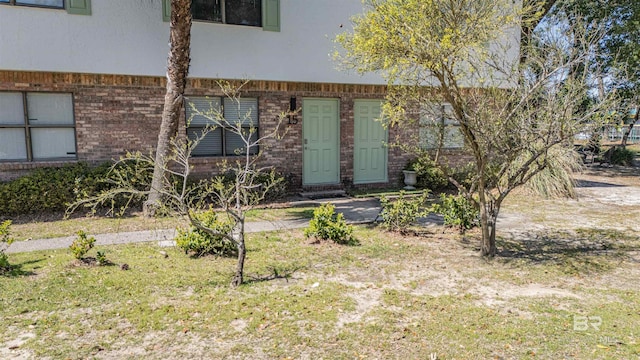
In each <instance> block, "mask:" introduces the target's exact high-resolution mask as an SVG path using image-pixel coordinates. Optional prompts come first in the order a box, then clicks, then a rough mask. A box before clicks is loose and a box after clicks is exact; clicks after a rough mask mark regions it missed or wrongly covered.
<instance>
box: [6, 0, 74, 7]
mask: <svg viewBox="0 0 640 360" xmlns="http://www.w3.org/2000/svg"><path fill="white" fill-rule="evenodd" d="M0 3H4V4H9V5H22V6H37V7H46V8H53V9H64V0H0Z"/></svg>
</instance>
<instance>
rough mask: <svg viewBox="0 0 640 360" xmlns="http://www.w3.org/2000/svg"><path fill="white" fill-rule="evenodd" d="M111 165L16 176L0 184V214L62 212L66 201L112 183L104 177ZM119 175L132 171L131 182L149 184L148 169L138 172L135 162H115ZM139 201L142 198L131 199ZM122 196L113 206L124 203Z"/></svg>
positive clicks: (81, 165) (83, 165) (76, 166)
mask: <svg viewBox="0 0 640 360" xmlns="http://www.w3.org/2000/svg"><path fill="white" fill-rule="evenodd" d="M111 166H112V164H111V163H109V162H106V163H103V164H101V165H99V166H96V167H91V166H89V165H88V164H87V163H83V162H79V163H76V164H72V165H66V166H63V167H55V168H40V169H36V170H33V171H32V172H30V173H29V174H27V175H25V176H22V177H20V178H18V179H15V180H12V181H9V182H5V183H0V204H3V206H2V208H0V216H15V215H22V214H32V213H42V212H56V211H64V210H65V209H66V208H67V206H68V204H70V203H73V202H74V201H76V200H77V199H79V198H84V197H88V196H91V195H94V194H97V193H99V192H100V191H104V190H107V189H109V188H112V187H114V186H115V184H113V183H112V182H110V181H109V180H108V174H109V172H110V171H111ZM116 170H117V171H118V172H119V173H120V174H132V175H130V177H131V178H132V179H133V180H132V181H133V182H134V183H135V184H136V186H139V187H140V188H144V187H145V186H148V184H150V179H151V174H152V173H151V172H149V171H146V172H145V171H139V169H137V168H136V165H135V164H119V165H118V166H116ZM134 200H136V204H142V201H140V200H142V199H140V198H138V199H134ZM128 202H129V199H128V198H125V197H124V196H122V197H121V198H118V199H116V202H115V203H114V204H113V205H114V206H121V205H122V204H125V203H128Z"/></svg>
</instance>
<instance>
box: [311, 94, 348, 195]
mask: <svg viewBox="0 0 640 360" xmlns="http://www.w3.org/2000/svg"><path fill="white" fill-rule="evenodd" d="M339 123H340V122H339V116H338V99H304V100H302V137H303V149H304V150H303V159H302V161H303V163H302V167H303V170H302V182H303V184H304V185H319V184H337V183H339V182H340V128H339Z"/></svg>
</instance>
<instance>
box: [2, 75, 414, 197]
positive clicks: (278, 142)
mask: <svg viewBox="0 0 640 360" xmlns="http://www.w3.org/2000/svg"><path fill="white" fill-rule="evenodd" d="M165 84H166V82H165V79H164V78H160V77H144V76H123V75H96V74H67V73H64V74H63V73H40V72H14V71H0V91H46V92H69V93H72V94H73V99H74V112H75V114H74V115H75V121H76V141H77V150H78V151H77V157H78V161H87V162H91V163H97V162H101V161H108V160H112V159H116V158H118V157H120V156H122V155H124V154H126V152H127V151H142V152H143V153H147V154H148V153H151V152H152V151H153V150H154V149H155V146H156V141H157V134H158V131H159V128H160V122H161V118H162V107H163V104H164V92H165ZM385 91H386V88H385V87H384V86H376V85H349V84H317V83H295V82H272V81H253V82H250V83H248V84H247V85H245V87H244V88H243V96H246V97H257V98H258V99H259V102H258V111H259V127H260V130H259V131H260V133H261V134H264V133H268V132H271V131H272V130H273V129H274V128H275V126H276V124H277V120H276V119H277V118H278V116H279V115H280V114H281V113H282V112H284V111H287V110H288V109H289V101H290V98H291V97H292V96H295V97H296V98H297V102H298V107H300V106H301V105H302V99H303V98H305V97H315V98H337V99H339V100H340V144H341V145H340V178H341V182H342V183H343V184H346V185H350V184H351V183H352V179H353V141H354V139H353V134H354V119H353V116H354V115H353V103H354V100H355V99H383V98H384V94H385ZM185 93H186V95H187V96H189V95H192V96H204V95H208V96H220V95H222V93H221V91H220V89H219V87H218V85H217V84H216V81H215V80H211V79H189V81H188V85H187V89H186V91H185ZM183 117H184V116H183ZM182 120H183V123H184V118H183V119H182ZM297 120H298V123H297V124H295V125H289V124H287V121H286V120H285V121H284V123H283V124H282V126H281V132H282V133H283V134H284V136H283V137H282V138H279V139H269V140H268V141H267V142H266V143H265V144H264V146H263V147H262V150H264V154H263V157H262V158H261V163H262V164H263V165H265V166H274V167H276V168H277V169H278V171H280V172H281V173H283V174H287V176H288V177H289V178H290V179H292V185H293V186H294V187H301V184H302V114H298V115H297ZM410 132H411V131H410V130H407V129H405V130H401V129H399V128H396V127H392V128H391V129H390V131H389V139H396V138H399V139H402V138H405V137H406V135H408V134H409V133H410ZM185 133H186V132H185V128H184V126H183V127H181V134H182V135H184V134H185ZM221 160H224V158H221V157H203V158H194V159H193V160H192V163H193V164H194V166H195V172H196V173H199V174H200V175H203V176H206V175H210V174H214V173H216V171H217V169H218V166H217V164H218V163H219V162H220V161H221ZM227 160H233V157H227ZM407 160H408V156H407V155H406V154H404V153H402V151H400V150H399V149H397V148H391V149H389V158H388V168H389V169H388V170H389V183H386V184H367V185H365V186H366V187H376V186H389V185H390V184H391V185H396V184H397V183H398V182H399V181H400V177H401V170H402V168H403V167H404V165H405V163H406V161H407ZM67 163H69V161H54V162H0V181H2V180H7V179H10V178H15V177H17V176H20V175H22V174H24V173H25V172H28V171H30V170H32V169H34V168H37V167H43V166H61V165H62V164H67Z"/></svg>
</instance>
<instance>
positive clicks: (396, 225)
mask: <svg viewBox="0 0 640 360" xmlns="http://www.w3.org/2000/svg"><path fill="white" fill-rule="evenodd" d="M428 197H429V191H428V190H425V191H423V192H422V195H421V196H419V197H413V198H406V197H405V194H404V191H401V192H400V195H399V196H398V198H397V199H396V200H395V201H391V200H389V198H387V197H386V196H382V197H380V204H381V205H382V212H381V213H380V216H381V217H382V227H384V228H385V229H387V230H390V231H397V232H406V230H407V227H408V226H409V225H411V224H413V223H414V222H415V221H416V219H418V218H419V217H423V216H427V215H428V214H429V210H425V209H422V208H423V206H424V204H425V203H426V201H427V198H428Z"/></svg>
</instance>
